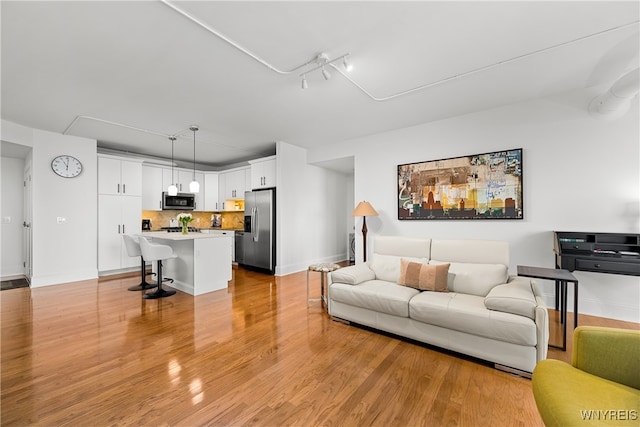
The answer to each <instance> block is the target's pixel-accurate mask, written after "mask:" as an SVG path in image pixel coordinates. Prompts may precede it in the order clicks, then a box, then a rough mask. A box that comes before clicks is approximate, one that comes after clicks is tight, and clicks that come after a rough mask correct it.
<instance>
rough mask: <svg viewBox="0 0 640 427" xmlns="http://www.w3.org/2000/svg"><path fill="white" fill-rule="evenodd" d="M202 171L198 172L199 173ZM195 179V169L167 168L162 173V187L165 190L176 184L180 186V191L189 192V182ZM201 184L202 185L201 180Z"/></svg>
mask: <svg viewBox="0 0 640 427" xmlns="http://www.w3.org/2000/svg"><path fill="white" fill-rule="evenodd" d="M199 173H200V172H196V179H198V178H197V175H198V174H199ZM192 180H193V171H190V170H185V169H177V168H173V170H172V169H171V168H165V169H164V171H163V173H162V187H163V188H165V191H166V189H167V188H169V186H170V185H171V184H175V185H176V186H177V187H178V193H189V183H190V182H191V181H192ZM198 182H200V185H202V182H201V181H198Z"/></svg>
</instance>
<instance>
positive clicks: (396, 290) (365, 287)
mask: <svg viewBox="0 0 640 427" xmlns="http://www.w3.org/2000/svg"><path fill="white" fill-rule="evenodd" d="M329 293H330V294H331V299H332V300H334V301H338V302H341V303H344V304H349V305H352V306H355V307H361V308H367V309H369V310H374V311H378V312H381V313H386V314H392V315H394V316H400V317H409V300H410V299H411V298H413V297H414V296H416V295H417V294H419V293H420V291H418V290H416V289H413V288H408V287H406V286H399V285H396V284H395V283H389V282H387V281H383V280H369V281H367V282H364V283H361V284H359V285H355V286H352V285H345V284H343V283H333V284H332V285H331V287H330V288H329Z"/></svg>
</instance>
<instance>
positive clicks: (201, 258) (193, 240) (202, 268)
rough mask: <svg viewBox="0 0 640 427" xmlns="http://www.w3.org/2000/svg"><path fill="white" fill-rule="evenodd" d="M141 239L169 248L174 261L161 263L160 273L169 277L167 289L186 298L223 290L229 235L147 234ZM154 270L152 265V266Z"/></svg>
mask: <svg viewBox="0 0 640 427" xmlns="http://www.w3.org/2000/svg"><path fill="white" fill-rule="evenodd" d="M142 237H145V238H147V239H150V240H151V241H152V242H153V243H156V244H161V245H168V246H171V248H172V249H173V252H174V253H175V254H176V255H177V258H171V259H167V260H165V261H163V262H162V273H163V276H165V277H171V278H172V279H173V280H174V282H173V283H172V284H171V287H173V288H175V289H179V290H181V291H183V292H186V293H188V294H190V295H201V294H204V293H207V292H212V291H217V290H220V289H226V288H227V286H228V282H229V280H231V279H232V272H231V261H232V258H231V256H232V255H231V249H232V247H233V243H234V242H233V239H232V238H231V237H230V236H226V235H219V234H206V233H198V232H191V233H188V234H182V233H169V232H166V231H150V232H145V233H142ZM153 268H154V271H155V268H156V266H155V263H154V266H153Z"/></svg>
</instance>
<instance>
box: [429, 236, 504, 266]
mask: <svg viewBox="0 0 640 427" xmlns="http://www.w3.org/2000/svg"><path fill="white" fill-rule="evenodd" d="M430 259H439V260H442V261H447V262H471V263H476V264H504V265H509V242H506V241H503V240H445V239H433V240H431V256H430Z"/></svg>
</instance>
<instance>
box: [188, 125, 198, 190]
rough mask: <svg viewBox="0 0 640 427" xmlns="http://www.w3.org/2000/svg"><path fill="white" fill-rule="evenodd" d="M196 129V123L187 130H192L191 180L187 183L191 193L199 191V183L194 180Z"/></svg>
mask: <svg viewBox="0 0 640 427" xmlns="http://www.w3.org/2000/svg"><path fill="white" fill-rule="evenodd" d="M198 129H199V128H198V125H191V126H190V127H189V130H190V131H192V132H193V181H191V182H190V183H189V191H190V192H192V193H198V192H199V191H200V184H198V181H196V132H197V131H198Z"/></svg>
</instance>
